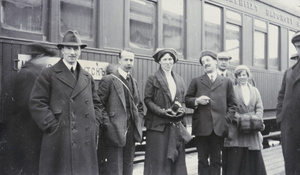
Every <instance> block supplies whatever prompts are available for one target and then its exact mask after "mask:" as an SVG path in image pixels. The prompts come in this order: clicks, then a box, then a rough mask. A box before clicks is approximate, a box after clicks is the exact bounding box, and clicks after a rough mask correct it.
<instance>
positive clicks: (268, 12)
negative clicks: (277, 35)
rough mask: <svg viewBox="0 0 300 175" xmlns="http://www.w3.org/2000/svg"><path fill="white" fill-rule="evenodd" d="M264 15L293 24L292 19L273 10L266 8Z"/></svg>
mask: <svg viewBox="0 0 300 175" xmlns="http://www.w3.org/2000/svg"><path fill="white" fill-rule="evenodd" d="M266 15H267V16H269V17H271V18H273V19H276V20H278V21H281V22H284V23H287V24H291V25H293V19H291V18H289V17H287V16H285V15H282V14H281V13H278V12H275V11H274V10H270V9H266Z"/></svg>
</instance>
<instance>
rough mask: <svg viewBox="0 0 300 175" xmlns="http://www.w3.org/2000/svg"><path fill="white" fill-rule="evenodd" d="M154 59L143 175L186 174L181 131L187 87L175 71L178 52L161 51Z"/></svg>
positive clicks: (147, 93) (148, 86)
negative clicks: (155, 69) (156, 64)
mask: <svg viewBox="0 0 300 175" xmlns="http://www.w3.org/2000/svg"><path fill="white" fill-rule="evenodd" d="M153 58H154V61H155V62H157V63H158V64H159V69H158V70H157V71H156V72H155V74H154V75H150V76H149V78H148V80H147V83H146V87H145V99H144V101H145V105H146V106H147V108H148V111H147V114H146V117H145V126H146V128H147V134H146V139H147V140H146V142H147V144H146V153H145V168H144V174H145V175H149V174H164V175H171V174H180V175H185V174H187V169H186V163H185V151H184V150H185V140H184V139H183V137H184V136H185V135H183V134H182V132H180V131H185V128H184V127H183V125H182V123H181V122H182V120H183V117H184V114H185V110H184V108H183V106H182V104H183V100H184V94H185V84H184V81H183V79H182V78H181V77H180V76H179V75H178V74H176V73H175V72H174V71H173V70H172V69H173V65H174V63H176V62H177V61H178V58H177V53H176V51H175V50H174V49H158V51H157V52H156V53H155V54H154V55H153ZM187 136H188V135H187ZM187 141H188V140H187Z"/></svg>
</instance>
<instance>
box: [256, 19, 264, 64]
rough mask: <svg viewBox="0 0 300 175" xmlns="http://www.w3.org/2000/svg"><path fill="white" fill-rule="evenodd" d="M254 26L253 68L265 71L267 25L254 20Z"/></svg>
mask: <svg viewBox="0 0 300 175" xmlns="http://www.w3.org/2000/svg"><path fill="white" fill-rule="evenodd" d="M254 25H255V32H254V66H255V67H258V68H263V69H265V68H266V48H267V47H266V36H267V34H266V32H267V31H266V30H267V24H266V22H263V21H261V20H257V19H255V21H254Z"/></svg>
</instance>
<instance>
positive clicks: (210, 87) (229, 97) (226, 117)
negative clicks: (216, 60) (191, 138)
mask: <svg viewBox="0 0 300 175" xmlns="http://www.w3.org/2000/svg"><path fill="white" fill-rule="evenodd" d="M202 95H206V96H208V97H209V98H210V99H211V100H210V102H209V103H208V104H207V105H200V104H199V105H198V106H195V100H196V98H198V97H200V96H202ZM235 100H236V99H235V95H234V91H233V85H232V82H231V80H230V79H228V78H226V77H223V76H221V75H218V76H217V78H216V80H215V82H214V83H213V84H212V83H211V81H210V79H209V78H208V76H207V74H204V75H202V76H200V77H196V78H194V79H193V80H192V82H191V84H190V86H189V88H188V90H187V93H186V96H185V104H186V107H188V108H192V109H194V113H193V123H192V134H193V135H195V136H209V135H210V134H211V133H212V132H213V131H214V132H215V134H216V135H218V136H220V137H226V136H227V135H228V128H229V124H230V123H231V120H232V119H233V117H234V115H235V112H236V108H237V105H236V101H235Z"/></svg>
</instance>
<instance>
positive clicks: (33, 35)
mask: <svg viewBox="0 0 300 175" xmlns="http://www.w3.org/2000/svg"><path fill="white" fill-rule="evenodd" d="M4 1H5V0H2V1H1V4H0V8H1V9H0V17H1V22H0V33H1V34H0V35H2V36H10V37H17V38H23V39H32V40H39V41H47V40H49V39H47V33H46V32H47V30H46V28H47V25H48V24H47V21H48V16H49V15H47V9H48V7H49V2H48V1H44V0H42V9H41V10H42V12H41V26H40V27H41V30H40V31H26V30H17V29H13V28H8V27H5V26H4V25H3V10H4V9H3V6H2V2H4Z"/></svg>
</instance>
